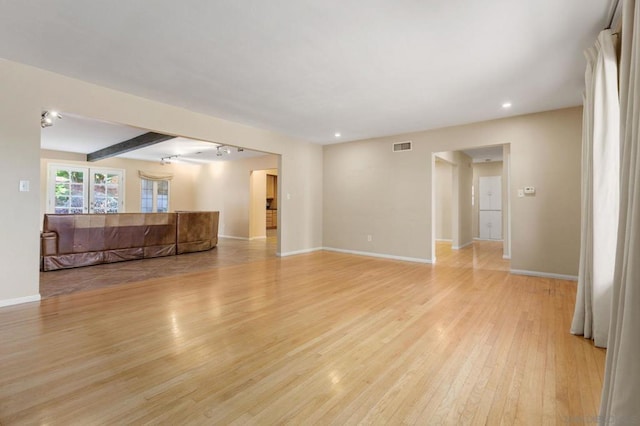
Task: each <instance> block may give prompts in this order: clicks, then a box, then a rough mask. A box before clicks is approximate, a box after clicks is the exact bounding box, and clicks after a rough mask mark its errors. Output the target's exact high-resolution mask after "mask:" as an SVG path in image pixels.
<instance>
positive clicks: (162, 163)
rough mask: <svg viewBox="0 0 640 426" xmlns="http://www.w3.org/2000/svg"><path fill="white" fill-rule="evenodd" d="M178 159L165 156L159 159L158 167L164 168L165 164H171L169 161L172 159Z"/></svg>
mask: <svg viewBox="0 0 640 426" xmlns="http://www.w3.org/2000/svg"><path fill="white" fill-rule="evenodd" d="M178 157H180V156H179V155H177V154H176V155H167V156H166V157H161V158H160V165H161V166H164V165H165V164H171V160H172V159H174V158H178Z"/></svg>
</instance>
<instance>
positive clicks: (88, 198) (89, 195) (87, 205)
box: [45, 163, 126, 213]
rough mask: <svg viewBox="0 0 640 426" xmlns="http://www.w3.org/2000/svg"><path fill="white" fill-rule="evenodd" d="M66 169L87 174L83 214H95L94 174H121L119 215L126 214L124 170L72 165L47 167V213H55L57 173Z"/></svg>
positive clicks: (57, 164) (52, 164)
mask: <svg viewBox="0 0 640 426" xmlns="http://www.w3.org/2000/svg"><path fill="white" fill-rule="evenodd" d="M60 169H64V170H70V171H82V172H83V173H85V177H84V179H83V185H84V187H83V192H84V197H85V200H84V205H83V213H94V211H93V202H94V201H93V174H94V173H103V174H109V173H110V174H119V175H120V176H121V180H120V183H119V185H118V213H124V212H125V202H124V200H125V188H126V184H125V182H126V176H125V171H124V170H123V169H112V168H102V167H100V168H91V167H87V166H85V165H81V164H70V163H49V164H48V165H47V191H46V193H47V202H46V208H45V211H46V212H47V213H55V197H56V172H57V170H60Z"/></svg>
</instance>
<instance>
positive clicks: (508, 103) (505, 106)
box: [502, 102, 511, 109]
mask: <svg viewBox="0 0 640 426" xmlns="http://www.w3.org/2000/svg"><path fill="white" fill-rule="evenodd" d="M502 108H504V109H507V108H511V102H505V103H503V104H502Z"/></svg>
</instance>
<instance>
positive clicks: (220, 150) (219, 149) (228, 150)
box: [216, 145, 231, 157]
mask: <svg viewBox="0 0 640 426" xmlns="http://www.w3.org/2000/svg"><path fill="white" fill-rule="evenodd" d="M223 154H231V148H229V147H228V146H224V145H220V146H217V147H216V157H222V155H223Z"/></svg>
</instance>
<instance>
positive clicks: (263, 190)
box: [249, 170, 267, 239]
mask: <svg viewBox="0 0 640 426" xmlns="http://www.w3.org/2000/svg"><path fill="white" fill-rule="evenodd" d="M249 198H250V200H251V201H250V204H251V205H250V211H249V239H254V238H263V237H266V236H267V217H266V212H265V210H266V208H265V207H266V203H267V201H266V200H267V171H266V170H254V171H252V172H251V190H250V194H249Z"/></svg>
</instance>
